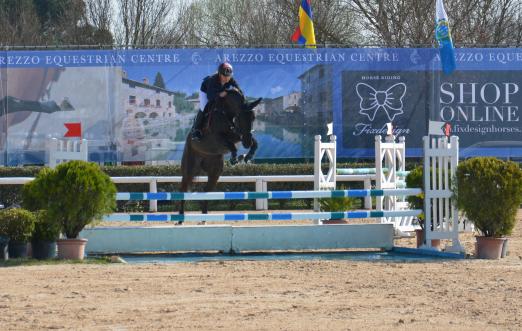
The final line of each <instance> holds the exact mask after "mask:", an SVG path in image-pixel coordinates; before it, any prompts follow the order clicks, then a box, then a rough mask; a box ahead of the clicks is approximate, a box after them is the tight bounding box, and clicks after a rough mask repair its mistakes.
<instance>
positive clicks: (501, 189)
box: [453, 157, 522, 237]
mask: <svg viewBox="0 0 522 331" xmlns="http://www.w3.org/2000/svg"><path fill="white" fill-rule="evenodd" d="M453 190H454V193H455V197H456V200H457V206H458V208H459V209H460V210H462V211H463V212H464V213H465V214H466V216H467V217H468V219H469V220H470V221H471V222H473V224H475V226H476V227H477V228H478V229H479V230H480V232H482V234H483V235H484V236H486V237H501V236H504V235H509V234H511V232H512V231H513V228H514V227H515V223H516V218H515V217H516V213H517V210H518V207H519V206H520V204H521V203H522V171H521V170H520V168H519V166H518V165H517V164H516V163H514V162H511V161H502V160H499V159H496V158H494V157H476V158H471V159H468V160H466V161H463V162H461V163H460V164H459V166H458V168H457V187H454V188H453Z"/></svg>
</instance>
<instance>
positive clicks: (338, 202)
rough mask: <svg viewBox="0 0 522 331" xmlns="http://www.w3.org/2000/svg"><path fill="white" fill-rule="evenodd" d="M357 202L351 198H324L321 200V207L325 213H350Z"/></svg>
mask: <svg viewBox="0 0 522 331" xmlns="http://www.w3.org/2000/svg"><path fill="white" fill-rule="evenodd" d="M355 203H356V201H355V199H354V198H349V197H336V198H323V199H319V205H320V206H321V210H323V211H330V212H332V211H343V212H344V211H348V210H351V209H353V206H354V205H355Z"/></svg>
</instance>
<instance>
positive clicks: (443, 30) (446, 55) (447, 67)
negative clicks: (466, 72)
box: [435, 0, 456, 75]
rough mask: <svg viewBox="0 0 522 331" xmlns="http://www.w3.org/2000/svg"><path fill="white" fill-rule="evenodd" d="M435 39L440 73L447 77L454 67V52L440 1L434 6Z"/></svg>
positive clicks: (447, 22)
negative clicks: (440, 68)
mask: <svg viewBox="0 0 522 331" xmlns="http://www.w3.org/2000/svg"><path fill="white" fill-rule="evenodd" d="M435 38H436V39H437V42H438V44H439V51H440V62H441V64H442V71H444V73H445V74H448V75H449V74H451V73H452V72H453V71H454V70H455V67H456V64H455V50H454V49H453V41H452V40H451V32H450V28H449V21H448V15H447V14H446V11H445V10H444V3H443V2H442V0H437V4H436V15H435Z"/></svg>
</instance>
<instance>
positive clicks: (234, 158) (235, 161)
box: [230, 157, 240, 165]
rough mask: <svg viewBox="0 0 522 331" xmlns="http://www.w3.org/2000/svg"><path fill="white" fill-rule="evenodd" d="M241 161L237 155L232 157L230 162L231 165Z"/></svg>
mask: <svg viewBox="0 0 522 331" xmlns="http://www.w3.org/2000/svg"><path fill="white" fill-rule="evenodd" d="M239 162H240V161H239V160H238V159H237V158H236V157H231V158H230V164H231V165H236V164H238V163H239Z"/></svg>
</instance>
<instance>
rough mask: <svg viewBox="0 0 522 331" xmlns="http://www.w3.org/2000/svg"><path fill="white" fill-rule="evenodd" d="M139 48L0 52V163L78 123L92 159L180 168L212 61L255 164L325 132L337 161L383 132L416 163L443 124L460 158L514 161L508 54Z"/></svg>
mask: <svg viewBox="0 0 522 331" xmlns="http://www.w3.org/2000/svg"><path fill="white" fill-rule="evenodd" d="M455 51H456V71H455V72H454V73H453V74H452V75H451V76H447V75H443V74H442V72H441V65H440V55H439V52H438V49H435V48H433V49H432V48H429V49H421V48H410V49H393V48H361V49H359V48H353V49H351V48H350V49H346V48H323V49H316V50H310V49H147V50H99V51H95V50H78V51H3V52H0V78H1V82H2V85H1V86H0V101H1V102H0V154H1V156H0V164H9V165H17V164H41V163H44V162H45V158H46V153H45V151H46V144H47V141H48V140H49V138H62V137H63V136H64V134H65V132H66V128H65V126H64V124H65V123H71V122H79V123H81V125H82V131H83V138H85V139H88V140H89V158H90V159H91V160H93V161H98V162H142V161H162V160H174V161H179V160H180V159H181V153H182V150H183V144H184V140H185V137H186V135H187V134H188V132H189V130H190V127H191V125H192V120H193V118H194V116H195V114H196V112H197V111H198V109H199V104H198V93H199V89H200V85H201V82H202V80H203V78H204V77H206V76H207V75H211V74H213V73H214V72H215V71H216V68H217V66H218V64H219V63H221V62H224V61H227V62H230V63H231V64H232V65H233V66H234V77H235V79H236V80H237V81H238V83H239V85H240V87H241V88H242V90H243V91H244V93H245V95H246V96H247V97H248V98H251V99H253V98H258V97H262V98H263V102H262V103H261V104H260V105H259V106H258V107H257V108H256V116H257V119H256V122H255V127H254V129H255V135H256V137H257V138H258V140H259V142H260V143H259V145H260V146H259V150H258V153H257V156H256V157H257V158H261V159H274V158H299V159H303V158H304V159H310V158H312V157H313V137H314V135H316V134H323V135H324V134H325V133H326V124H327V123H330V122H333V127H334V133H335V134H336V135H337V136H338V140H337V141H338V144H339V148H338V157H341V158H342V157H346V158H349V157H373V153H374V150H373V142H374V136H375V135H377V134H381V135H384V134H385V133H386V123H388V122H392V123H393V125H394V129H395V133H396V134H397V135H404V136H406V144H407V147H408V148H407V154H408V155H409V156H420V155H421V147H422V139H421V138H422V136H423V135H426V133H427V123H428V121H429V120H436V121H446V122H449V123H451V124H452V126H453V129H454V132H455V134H457V135H458V136H459V137H460V139H461V156H465V157H467V156H473V155H494V156H501V157H521V156H522V146H521V145H520V142H521V141H522V125H521V124H520V113H519V107H520V105H521V104H522V91H521V89H520V87H521V85H522V75H521V71H522V50H521V49H515V48H506V49H455Z"/></svg>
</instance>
